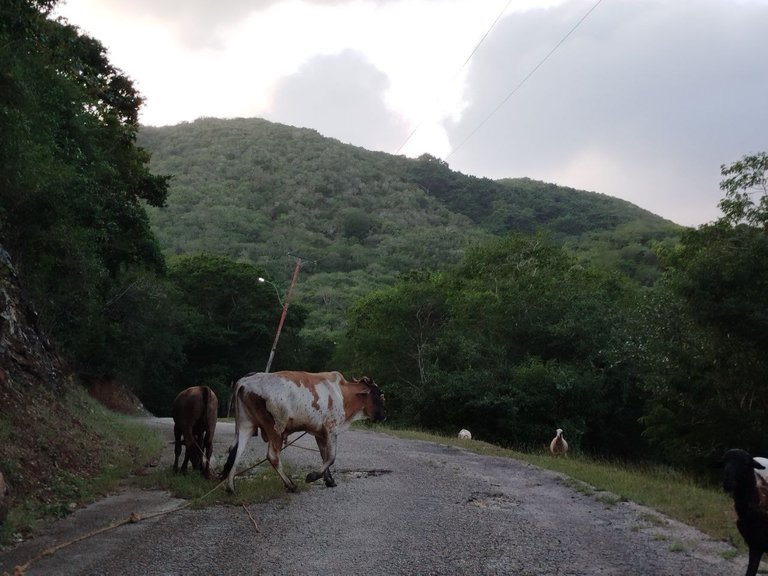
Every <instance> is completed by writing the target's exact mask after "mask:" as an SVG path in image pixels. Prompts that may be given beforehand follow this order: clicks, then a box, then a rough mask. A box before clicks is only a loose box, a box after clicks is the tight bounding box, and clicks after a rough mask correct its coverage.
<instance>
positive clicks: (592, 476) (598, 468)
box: [382, 429, 746, 550]
mask: <svg viewBox="0 0 768 576" xmlns="http://www.w3.org/2000/svg"><path fill="white" fill-rule="evenodd" d="M382 431H386V432H387V433H390V434H392V435H394V436H398V437H400V438H410V439H416V440H425V441H429V442H440V443H442V444H450V445H453V446H461V447H462V448H466V449H467V450H470V451H472V452H475V453H477V454H482V455H486V456H497V457H502V458H513V459H516V460H523V461H525V462H529V463H531V464H533V465H535V466H538V467H539V468H544V469H547V470H553V471H556V472H560V473H562V474H565V475H566V476H568V477H570V478H573V479H574V480H577V481H579V482H583V483H585V484H587V485H588V486H589V487H591V489H592V490H593V491H594V492H598V493H599V492H609V493H611V494H614V495H616V497H617V498H615V500H617V501H618V500H622V499H624V500H631V501H632V502H636V503H638V504H642V505H643V506H647V507H649V508H653V509H654V510H657V511H659V512H661V513H662V514H665V515H666V516H669V517H670V518H673V519H675V520H678V521H680V522H683V523H684V524H687V525H689V526H693V527H694V528H696V529H698V530H700V531H701V532H703V533H704V534H707V535H708V536H710V537H712V538H714V539H716V540H721V541H724V542H728V543H729V544H731V545H733V546H734V547H736V548H738V549H740V550H745V549H746V548H745V546H744V542H743V540H742V538H741V536H740V535H739V533H738V531H737V530H736V515H735V512H734V511H733V501H732V500H731V498H730V497H729V496H728V495H727V494H725V493H724V492H723V491H722V490H719V489H714V488H708V487H706V486H704V483H702V482H697V481H696V479H695V478H693V477H691V476H689V475H686V474H683V473H681V472H679V471H676V470H673V469H671V468H668V467H663V466H652V465H636V464H628V463H621V462H612V461H608V460H597V459H594V458H589V457H586V456H584V455H580V454H572V455H569V456H568V457H567V458H555V457H553V456H551V455H550V454H549V452H547V451H546V449H545V448H542V450H541V451H538V452H537V451H533V450H531V451H527V452H521V451H516V450H509V449H506V448H500V447H499V446H494V445H493V444H488V443H486V442H482V441H477V440H460V439H458V438H454V437H452V436H440V435H437V434H432V433H428V432H423V431H417V430H393V429H387V430H382ZM596 497H598V498H599V499H601V500H602V501H606V502H607V501H609V500H610V498H608V497H607V496H606V494H604V493H603V494H596Z"/></svg>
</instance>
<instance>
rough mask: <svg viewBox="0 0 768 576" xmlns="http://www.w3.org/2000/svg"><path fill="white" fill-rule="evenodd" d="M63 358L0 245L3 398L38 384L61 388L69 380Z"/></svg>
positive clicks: (0, 380) (0, 377)
mask: <svg viewBox="0 0 768 576" xmlns="http://www.w3.org/2000/svg"><path fill="white" fill-rule="evenodd" d="M68 380H69V379H68V377H67V376H65V370H64V369H63V364H62V362H61V359H60V358H59V357H58V356H57V354H56V353H55V351H54V350H53V347H52V346H51V343H50V342H49V341H48V339H47V338H45V336H44V335H43V334H41V332H40V330H39V327H38V322H37V313H36V312H35V311H34V310H33V309H32V306H31V305H30V304H29V302H28V301H27V300H26V299H25V298H24V295H23V293H22V290H21V286H20V285H19V278H18V275H17V273H16V270H15V269H14V267H13V264H12V263H11V257H10V256H9V255H8V253H7V252H6V251H5V250H4V249H3V248H2V247H1V246H0V399H2V395H3V394H4V393H6V394H7V393H10V392H15V393H19V392H23V391H24V390H28V389H29V388H30V387H32V386H35V385H42V386H44V387H46V388H48V389H49V390H52V391H59V390H60V389H61V387H62V386H64V385H66V384H67V382H68Z"/></svg>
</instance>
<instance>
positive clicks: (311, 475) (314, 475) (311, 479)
mask: <svg viewBox="0 0 768 576" xmlns="http://www.w3.org/2000/svg"><path fill="white" fill-rule="evenodd" d="M321 476H322V474H320V472H310V473H309V474H307V484H309V483H311V482H314V481H315V480H317V479H318V478H320V477H321Z"/></svg>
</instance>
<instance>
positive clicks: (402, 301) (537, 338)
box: [339, 235, 642, 456]
mask: <svg viewBox="0 0 768 576" xmlns="http://www.w3.org/2000/svg"><path fill="white" fill-rule="evenodd" d="M635 290H636V288H634V287H633V285H631V284H630V283H628V282H626V281H624V280H622V279H620V278H619V277H618V276H617V275H613V274H609V273H603V272H600V271H597V270H594V269H591V268H585V267H582V266H580V265H578V264H577V263H576V261H575V260H574V259H572V258H571V257H569V256H568V255H567V254H566V253H565V252H564V251H563V250H562V249H561V248H558V247H556V246H555V245H553V244H551V243H550V242H549V241H548V240H547V239H546V238H543V237H540V236H532V237H527V236H518V235H510V236H507V237H504V238H499V239H496V240H493V241H490V242H488V243H485V244H483V245H480V246H477V247H474V248H473V249H471V250H470V251H469V252H468V253H467V254H466V256H465V258H464V261H463V262H462V263H461V264H460V265H458V266H455V267H452V268H449V269H447V270H446V271H444V272H442V273H440V274H429V273H413V274H409V275H405V276H403V277H401V278H400V280H399V282H398V283H397V284H396V285H395V286H394V287H392V288H391V289H387V290H382V291H379V292H376V293H374V294H372V295H370V296H369V297H367V298H365V299H363V300H361V301H359V302H358V303H356V304H355V305H354V306H353V307H352V308H351V310H350V317H349V322H348V324H349V330H348V333H347V335H346V338H345V339H344V342H343V343H342V344H341V345H340V349H339V353H340V356H339V360H340V362H342V363H346V364H347V365H348V366H352V367H354V368H355V369H359V370H365V372H366V373H369V374H370V375H372V376H374V377H375V378H376V379H377V380H379V381H380V382H381V385H382V386H383V387H384V389H385V391H386V393H387V401H388V403H389V405H390V408H391V409H390V418H391V419H393V420H395V421H397V422H400V423H404V424H408V425H414V426H423V427H426V428H430V429H437V430H442V431H446V432H449V431H450V432H453V433H455V431H456V430H458V429H460V428H463V427H467V428H470V429H471V430H472V431H473V434H477V436H478V437H480V438H488V439H493V441H494V442H497V443H501V444H509V445H515V446H530V445H535V444H537V443H542V445H543V444H544V443H546V442H548V441H549V440H550V439H551V434H552V432H553V431H554V430H555V429H556V428H558V427H562V428H565V429H567V430H569V434H570V436H569V439H571V438H572V439H573V440H574V444H575V445H576V446H581V447H582V448H583V449H586V450H590V451H593V452H600V453H609V454H615V455H619V454H620V455H623V456H628V455H636V454H638V453H640V451H641V448H642V447H641V442H640V438H639V433H640V429H639V425H638V422H637V419H638V418H639V416H640V414H641V412H640V407H641V406H642V392H641V390H640V388H639V387H638V374H637V363H636V360H635V358H636V353H635V350H634V347H635V344H634V339H633V338H632V337H631V335H630V333H629V328H630V326H631V325H632V323H631V320H632V319H633V316H632V311H633V309H634V298H635Z"/></svg>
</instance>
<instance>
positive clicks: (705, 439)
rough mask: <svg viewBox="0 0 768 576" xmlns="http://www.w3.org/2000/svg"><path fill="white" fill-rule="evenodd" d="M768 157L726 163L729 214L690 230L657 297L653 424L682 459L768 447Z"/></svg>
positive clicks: (658, 439)
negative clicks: (756, 197)
mask: <svg viewBox="0 0 768 576" xmlns="http://www.w3.org/2000/svg"><path fill="white" fill-rule="evenodd" d="M767 158H768V156H766V154H764V153H761V154H757V155H754V156H748V157H745V158H744V159H743V160H742V161H740V162H737V163H734V164H732V165H731V166H729V167H724V168H723V176H724V177H725V179H724V180H723V182H722V184H721V188H722V189H724V190H726V197H725V198H724V199H723V200H722V201H721V202H720V206H721V208H722V209H723V212H724V215H723V217H722V218H720V219H719V220H718V221H717V222H716V223H714V224H708V225H704V226H701V227H699V228H698V229H695V230H689V231H687V232H686V233H685V234H683V236H682V239H681V244H680V246H679V247H678V248H677V249H675V250H673V251H671V252H669V253H667V254H666V255H665V257H664V260H665V264H666V266H667V267H668V269H667V271H666V272H665V274H664V278H663V281H662V282H661V283H660V284H659V285H658V287H657V288H656V289H655V290H654V292H653V297H652V299H651V300H650V301H649V308H648V310H649V314H648V317H649V319H652V320H653V321H652V322H649V323H648V325H647V330H648V331H649V332H648V334H647V338H646V346H645V349H646V350H647V352H648V361H649V364H648V371H647V373H648V378H647V384H648V387H649V391H650V392H651V398H650V401H649V404H648V409H647V413H646V415H645V417H644V423H645V425H646V427H647V430H646V434H647V436H648V437H649V438H650V439H651V440H652V441H653V442H654V444H655V445H656V446H657V448H658V449H659V451H660V452H661V453H662V454H664V455H666V456H667V457H669V458H670V459H671V458H673V457H674V458H675V459H676V460H677V461H678V462H679V461H681V460H683V459H685V458H688V459H689V460H690V461H694V460H696V459H700V458H702V457H705V456H707V457H709V456H714V455H719V454H720V453H722V451H723V450H724V449H726V448H731V447H734V446H738V447H741V448H745V449H749V450H752V451H755V452H762V451H765V450H768V441H767V440H766V437H767V434H768V425H766V423H765V421H764V420H765V413H766V410H768V381H767V380H766V378H765V374H767V373H768V299H766V294H768V235H767V234H766V212H765V198H766V196H765V194H764V190H765V188H764V183H765V169H766V166H767V164H766V159H767ZM755 186H757V187H758V189H760V190H763V196H762V197H761V198H760V200H759V201H758V202H755V201H753V200H752V198H751V194H752V192H751V191H752V190H753V189H754V187H755Z"/></svg>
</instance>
